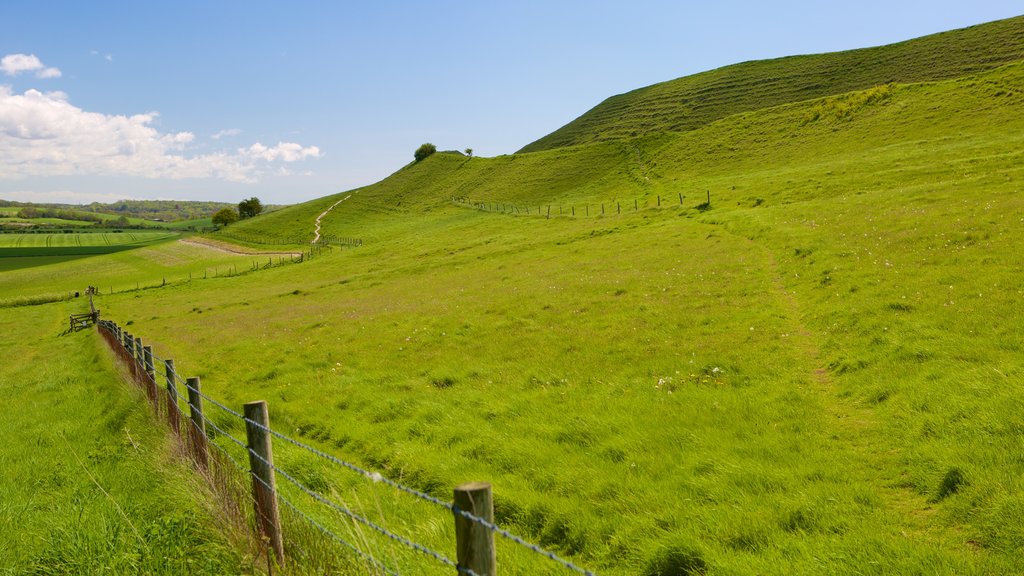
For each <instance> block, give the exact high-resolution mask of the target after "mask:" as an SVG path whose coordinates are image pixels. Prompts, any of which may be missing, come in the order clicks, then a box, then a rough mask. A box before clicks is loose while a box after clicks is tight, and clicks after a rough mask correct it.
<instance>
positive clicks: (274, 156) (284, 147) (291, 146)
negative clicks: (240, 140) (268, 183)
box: [238, 142, 320, 162]
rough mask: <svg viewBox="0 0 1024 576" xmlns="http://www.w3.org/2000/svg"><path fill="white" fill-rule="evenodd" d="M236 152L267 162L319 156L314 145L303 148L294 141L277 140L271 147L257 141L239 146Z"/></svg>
mask: <svg viewBox="0 0 1024 576" xmlns="http://www.w3.org/2000/svg"><path fill="white" fill-rule="evenodd" d="M238 153H239V154H240V155H247V156H249V157H251V158H258V159H262V160H266V161H267V162H273V161H275V160H282V161H284V162H296V161H298V160H302V159H305V158H319V157H320V149H319V148H317V147H316V146H309V147H307V148H303V147H302V146H300V145H298V144H295V143H294V142H278V143H277V146H274V147H273V148H268V147H266V146H264V145H263V144H260V143H259V142H257V143H255V144H253V145H252V146H250V147H248V148H239V149H238Z"/></svg>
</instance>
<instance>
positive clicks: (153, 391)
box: [142, 346, 160, 414]
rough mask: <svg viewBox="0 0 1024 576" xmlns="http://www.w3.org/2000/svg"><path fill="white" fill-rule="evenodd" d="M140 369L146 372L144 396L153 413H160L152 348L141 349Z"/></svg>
mask: <svg viewBox="0 0 1024 576" xmlns="http://www.w3.org/2000/svg"><path fill="white" fill-rule="evenodd" d="M142 367H143V368H144V369H145V371H146V394H147V395H149V401H150V402H151V403H152V404H153V411H154V412H156V413H157V414H159V413H160V395H159V394H158V393H157V388H156V368H155V367H154V366H153V347H152V346H143V347H142Z"/></svg>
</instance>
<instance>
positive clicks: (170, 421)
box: [164, 360, 181, 438]
mask: <svg viewBox="0 0 1024 576" xmlns="http://www.w3.org/2000/svg"><path fill="white" fill-rule="evenodd" d="M164 377H165V378H166V379H167V425H168V426H170V427H171V430H173V431H174V435H175V436H177V437H178V438H181V419H180V417H179V415H178V383H177V380H176V378H177V377H178V376H177V374H176V373H175V372H174V360H164Z"/></svg>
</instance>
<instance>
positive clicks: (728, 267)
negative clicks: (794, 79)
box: [100, 64, 1024, 574]
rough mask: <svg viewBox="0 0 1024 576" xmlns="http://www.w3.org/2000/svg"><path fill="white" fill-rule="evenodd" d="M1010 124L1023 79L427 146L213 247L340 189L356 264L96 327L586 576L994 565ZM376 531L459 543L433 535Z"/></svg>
mask: <svg viewBox="0 0 1024 576" xmlns="http://www.w3.org/2000/svg"><path fill="white" fill-rule="evenodd" d="M1022 104H1024V67H1022V66H1021V65H1019V64H1018V65H1010V66H1005V67H1002V68H999V69H997V70H994V71H990V72H985V73H982V74H979V75H976V76H971V77H967V78H964V79H958V80H951V81H945V82H939V83H931V84H915V85H895V86H888V87H881V88H876V89H872V90H869V91H865V92H861V93H852V94H848V95H842V96H835V97H829V98H823V99H818V100H812V101H808V102H804V103H800V104H789V105H785V106H781V107H777V108H771V109H767V110H763V111H760V112H756V113H747V114H742V115H739V116H735V117H730V118H727V119H724V120H721V121H719V122H716V123H713V124H711V125H709V126H707V127H705V128H701V129H699V130H695V131H692V132H689V133H686V134H677V135H662V136H652V137H645V138H640V139H636V140H630V141H626V142H606V143H599V144H595V145H590V146H581V147H574V148H567V149H560V150H552V151H548V152H539V153H531V154H521V155H516V156H514V157H502V158H496V159H484V158H473V159H466V158H459V157H456V156H445V155H441V154H438V155H435V156H433V157H431V158H428V159H427V160H425V161H423V162H421V163H418V164H415V165H411V166H409V167H407V168H405V169H404V170H402V171H400V172H398V173H396V174H395V175H394V176H392V177H391V178H389V179H387V180H385V181H383V182H381V183H379V184H376V185H373V186H369V187H366V188H363V189H360V190H358V191H352V192H346V193H342V194H339V195H336V196H333V197H329V198H323V199H319V200H316V201H312V202H309V203H306V204H303V205H299V206H296V207H293V208H289V209H286V210H282V211H280V212H277V213H275V214H273V215H268V216H267V217H266V218H257V219H253V220H251V221H247V222H245V223H240V224H239V225H238V226H239V228H237V229H236V230H248V231H250V232H255V231H258V230H260V229H261V227H264V226H265V228H262V229H263V230H265V231H266V232H267V233H268V234H269V233H271V231H273V233H274V234H302V233H305V232H306V230H311V229H312V226H311V223H312V220H313V218H315V216H316V215H317V214H319V213H320V212H322V211H323V210H324V209H325V208H326V207H327V206H330V205H331V204H333V203H334V202H336V201H337V200H338V199H340V198H342V197H344V196H346V195H351V197H350V198H349V199H348V200H346V201H345V202H343V203H342V204H340V205H339V206H338V207H337V208H335V210H334V211H333V212H332V213H331V214H330V215H329V216H328V217H327V218H325V222H324V224H325V232H327V233H330V234H337V235H343V236H355V237H360V238H363V239H364V240H365V241H366V243H365V244H364V246H363V247H361V248H359V249H356V250H348V251H340V252H337V253H336V254H335V255H333V256H330V257H326V258H321V259H318V260H314V261H312V262H310V263H307V264H303V265H301V266H295V267H284V268H278V269H272V270H268V271H265V272H261V273H260V274H253V275H247V276H242V277H236V278H226V279H221V280H220V281H218V282H216V283H210V282H208V283H192V284H184V285H177V286H173V287H169V288H167V289H163V290H160V291H154V292H152V293H151V294H147V295H146V296H144V297H136V296H135V295H128V294H125V295H120V294H114V295H112V296H107V295H104V296H101V297H100V306H101V308H102V309H103V310H104V311H105V314H107V315H108V316H109V317H111V318H113V319H115V320H116V321H118V322H121V323H122V324H124V323H126V322H129V321H130V322H132V326H133V328H132V329H133V330H134V331H137V333H138V334H141V335H143V337H144V338H147V341H149V342H152V343H153V344H154V346H156V347H157V348H158V349H160V350H164V351H165V352H164V353H165V354H167V355H172V356H173V357H174V358H175V359H177V361H178V363H179V366H182V367H183V369H185V370H187V371H189V373H191V374H195V375H199V376H201V377H202V379H203V383H204V386H206V387H207V390H208V392H209V393H210V394H212V395H214V396H216V397H218V398H220V399H222V400H223V401H224V402H227V403H228V404H229V405H231V406H234V407H236V408H237V407H239V406H240V405H241V404H242V403H244V402H246V401H249V400H253V399H259V398H262V399H266V400H268V401H269V402H270V407H271V418H272V422H275V423H276V426H279V427H280V429H282V430H288V431H291V432H292V433H294V434H298V435H300V436H301V437H303V438H304V440H306V441H308V442H311V443H313V444H315V445H316V446H319V447H321V448H322V449H324V450H326V451H328V452H330V453H332V454H336V455H338V456H340V457H342V458H345V459H349V460H352V461H354V462H356V463H358V464H360V465H363V466H367V467H370V468H373V469H376V470H380V471H382V472H384V473H386V474H388V475H390V476H392V477H394V478H396V479H400V480H401V481H402V482H404V483H407V484H409V485H412V486H414V487H416V488H418V489H421V490H425V491H427V492H430V493H432V494H434V495H436V496H438V497H440V498H448V497H449V496H450V490H451V487H452V486H454V485H455V484H458V483H459V482H462V481H467V480H477V479H481V480H489V481H491V482H493V484H494V486H495V493H496V499H497V500H496V513H497V515H498V518H499V521H500V522H501V523H502V525H504V526H507V527H509V528H510V529H512V530H513V531H515V532H517V533H520V534H522V535H523V536H525V537H527V538H528V539H530V540H532V541H534V542H538V543H540V544H542V545H544V546H546V547H549V548H551V549H553V550H555V551H556V552H558V553H559V554H563V555H566V556H568V557H570V558H572V559H573V560H574V561H577V562H580V563H582V564H584V565H587V566H588V567H591V568H593V569H595V570H597V571H598V572H599V573H601V574H637V573H640V574H665V573H708V574H823V573H827V574H919V573H941V574H954V573H955V574H960V573H968V574H1003V573H1013V572H1014V571H1016V569H1017V568H1018V567H1019V557H1020V553H1021V551H1022V550H1021V548H1022V546H1024V491H1022V485H1021V482H1020V481H1019V480H1020V478H1022V477H1024V461H1022V460H1021V459H1020V458H1019V454H1020V438H1019V436H1020V434H1019V432H1020V430H1021V429H1022V427H1024V420H1022V416H1021V414H1024V411H1022V410H1021V408H1022V405H1021V404H1022V398H1021V396H1020V394H1019V389H1020V386H1021V383H1022V377H1024V370H1022V368H1024V366H1022V361H1021V356H1020V351H1021V349H1022V346H1024V332H1022V330H1021V328H1020V326H1022V325H1024V323H1022V322H1021V320H1024V319H1022V318H1021V313H1020V306H1019V300H1020V298H1021V295H1022V292H1021V286H1024V277H1022V274H1024V273H1022V272H1021V271H1022V270H1024V266H1022V265H1024V262H1022V261H1021V256H1020V250H1019V246H1020V245H1022V243H1024V226H1022V220H1021V219H1022V217H1024V204H1022V202H1024V200H1022V196H1021V195H1020V182H1021V181H1022V180H1024V168H1022V167H1024V162H1021V160H1022V158H1021V152H1020V150H1022V149H1024V147H1022V146H1021V144H1022V137H1021V134H1024V130H1022V129H1024V116H1022V115H1021V114H1020V112H1019V110H1021V105H1022ZM567 174H569V175H571V176H568V175H567ZM707 191H710V192H711V197H712V201H711V204H710V206H701V204H703V203H704V202H705V200H706V193H707ZM678 194H683V195H684V202H683V204H682V205H681V206H680V205H679V202H678ZM452 196H469V197H471V199H473V200H482V201H488V200H489V201H504V202H509V203H518V204H519V205H520V206H527V205H529V206H534V205H538V204H541V205H546V204H548V203H550V204H551V205H554V206H558V205H563V206H571V205H584V204H588V203H589V204H590V205H591V206H594V205H596V204H600V203H602V202H604V203H611V202H614V201H616V200H623V199H630V200H632V199H634V198H638V199H641V200H644V202H638V205H640V206H644V205H646V206H647V208H645V209H642V210H639V211H637V212H633V211H631V210H626V211H624V212H623V214H622V215H611V214H606V215H605V216H597V215H594V216H591V217H576V218H572V217H567V216H562V217H555V218H551V219H548V218H545V217H542V216H537V215H536V213H535V212H534V214H533V215H530V216H526V215H525V214H524V215H520V216H516V215H507V214H500V213H493V212H484V211H479V210H474V209H471V208H467V207H464V206H462V205H456V204H454V203H452V202H451V201H450V198H451V197H452ZM658 196H661V197H662V198H663V199H665V198H674V199H675V200H676V201H675V202H663V204H662V206H661V207H660V208H658V207H657V197H658ZM225 425H226V426H229V432H233V433H236V434H237V433H240V429H238V428H234V429H231V428H230V425H229V424H227V423H225ZM225 445H229V443H225ZM283 453H284V454H288V455H287V456H283V458H284V461H285V462H286V463H287V464H288V465H291V466H294V467H298V468H299V469H300V470H301V471H302V474H303V476H302V477H303V478H306V479H307V480H309V481H310V482H314V483H316V485H317V486H318V490H320V491H323V492H325V493H330V494H335V495H338V496H339V497H342V498H344V499H346V500H348V501H357V502H364V503H365V502H367V501H369V502H371V503H372V502H375V501H383V502H388V503H387V504H370V507H371V508H373V507H374V506H376V507H381V506H384V507H390V506H392V504H391V503H390V502H391V500H390V499H387V500H382V498H383V497H381V496H380V495H379V493H376V492H372V491H373V490H378V489H377V488H374V487H372V486H371V487H370V488H366V487H363V486H361V485H360V484H359V483H358V482H356V481H353V480H352V479H351V478H349V477H347V476H345V475H344V473H340V472H337V471H335V470H334V469H333V468H330V467H328V466H326V465H324V464H322V463H321V462H319V461H317V460H315V459H308V458H304V457H303V456H301V455H299V454H295V453H289V452H288V451H287V449H284V452H283ZM366 490H370V491H371V492H369V493H368V492H366ZM375 494H376V495H375ZM393 506H394V507H395V509H394V510H391V509H390V508H389V509H388V514H386V515H385V516H386V518H387V519H389V521H390V522H393V524H389V525H390V526H392V527H394V528H396V529H398V528H402V529H407V530H409V531H411V532H412V533H413V534H414V535H415V536H416V539H417V541H420V542H423V543H424V544H427V545H430V546H434V547H437V548H438V549H442V550H448V549H450V545H451V543H450V541H449V534H448V532H447V530H446V529H440V528H439V527H440V526H446V525H447V523H448V522H449V521H450V519H449V518H448V517H446V516H445V515H443V514H440V515H438V514H436V513H432V512H430V513H425V512H418V511H416V509H415V507H414V506H413V505H411V504H410V505H409V506H404V505H401V504H394V505H393ZM382 550H385V551H383V552H382V554H385V555H386V554H387V552H386V549H383V548H382ZM499 553H500V554H503V556H502V557H503V558H506V560H505V564H504V565H505V566H507V569H508V570H510V571H511V572H512V573H549V572H547V571H546V570H547V568H546V566H547V565H546V564H545V563H544V562H543V561H541V560H539V559H538V558H535V557H533V556H531V555H529V554H520V553H517V552H514V551H513V550H512V548H511V547H507V546H504V545H503V548H501V549H500V552H499ZM413 566H415V568H407V569H406V571H408V572H410V573H412V572H415V573H434V572H432V570H433V568H431V566H432V565H431V564H430V563H429V561H423V563H422V565H413ZM672 570H675V571H674V572H673V571H672ZM687 570H689V572H687ZM436 573H443V570H441V569H440V568H439V569H438V571H437V572H436ZM550 573H557V572H555V571H551V572H550Z"/></svg>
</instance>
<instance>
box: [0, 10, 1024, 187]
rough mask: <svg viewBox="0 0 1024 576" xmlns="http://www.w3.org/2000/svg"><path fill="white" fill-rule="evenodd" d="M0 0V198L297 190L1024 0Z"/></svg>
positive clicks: (1002, 13)
mask: <svg viewBox="0 0 1024 576" xmlns="http://www.w3.org/2000/svg"><path fill="white" fill-rule="evenodd" d="M5 4H7V5H6V6H4V7H3V8H0V14H2V19H0V22H2V24H0V29H2V33H0V198H3V199H18V200H34V201H56V202H75V203H85V202H90V201H94V200H96V201H114V200H117V199H120V198H174V199H186V200H187V199H190V200H223V201H228V202H237V201H239V200H241V199H243V198H247V197H250V196H258V197H259V198H261V199H262V200H263V201H264V202H268V203H278V204H285V203H294V202H300V201H305V200H309V199H312V198H316V197H320V196H325V195H328V194H332V193H335V192H339V191H342V190H347V189H351V188H354V187H358V186H361V185H365V184H369V183H372V182H375V181H377V180H380V179H381V178H384V177H386V176H387V175H388V174H390V173H392V172H394V171H395V170H398V169H399V168H401V167H402V166H403V165H405V164H406V163H408V162H409V161H411V160H412V153H413V151H414V150H415V149H416V148H417V147H418V146H419V145H420V144H421V143H423V142H433V143H434V144H436V145H437V146H438V148H440V149H459V150H462V149H464V148H467V147H471V148H473V149H474V152H475V153H476V154H477V155H480V156H495V155H500V154H509V153H512V152H515V151H516V150H518V149H519V148H520V147H522V146H524V145H525V144H527V143H529V142H531V141H533V140H535V139H537V138H539V137H541V136H543V135H545V134H547V133H549V132H551V131H553V130H555V129H557V128H558V127H560V126H562V125H563V124H565V123H566V122H568V121H570V120H572V119H573V118H575V117H577V116H579V115H580V114H582V113H583V112H585V111H586V110H588V109H589V108H591V107H593V106H594V105H596V104H598V103H599V102H600V101H601V100H603V99H605V98H606V97H608V96H611V95H613V94H618V93H622V92H626V91H628V90H632V89H634V88H639V87H641V86H646V85H649V84H653V83H656V82H660V81H664V80H669V79H672V78H677V77H680V76H685V75H688V74H693V73H696V72H701V71H704V70H709V69H712V68H717V67H719V66H724V65H728V64H733V63H736V62H741V61H745V60H753V59H762V58H773V57H779V56H787V55H793V54H807V53H818V52H829V51H835V50H844V49H851V48H861V47H866V46H875V45H880V44H887V43H891V42H897V41H900V40H906V39H909V38H914V37H917V36H922V35H925V34H930V33H934V32H940V31H944V30H949V29H953V28H960V27H964V26H969V25H972V24H978V23H982V22H987V21H991V20H996V19H1000V18H1006V17H1010V16H1015V15H1018V14H1021V13H1024V5H1022V4H1021V2H1020V1H1019V0H1016V1H984V0H976V1H973V2H963V1H956V2H952V1H927V2H926V1H908V2H900V1H889V2H875V1H873V0H862V1H861V2H857V3H854V4H850V3H835V2H795V1H790V2H736V1H719V2H704V1H702V2H684V1H675V2H672V1H665V2H645V1H633V2H625V1H620V2H601V1H590V2H584V1H561V2H560V1H557V0H549V1H547V2H539V1H538V2H534V1H529V0H527V1H517V2H507V1H506V2H483V1H477V2H445V1H435V2H423V1H421V2H392V1H375V2H347V1H323V2H302V1H293V2H258V1H244V2H243V1H223V2H218V1H205V2H191V1H186V0H182V1H178V2H173V3H171V2H160V3H156V2H103V1H97V2H48V1H45V0H43V1H33V2H17V3H5Z"/></svg>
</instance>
